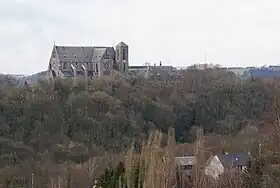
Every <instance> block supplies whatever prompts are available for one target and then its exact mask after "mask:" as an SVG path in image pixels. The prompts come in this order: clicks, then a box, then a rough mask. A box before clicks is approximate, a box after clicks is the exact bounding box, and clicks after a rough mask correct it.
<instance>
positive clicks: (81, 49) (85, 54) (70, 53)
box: [55, 46, 115, 63]
mask: <svg viewBox="0 0 280 188" xmlns="http://www.w3.org/2000/svg"><path fill="white" fill-rule="evenodd" d="M55 48H56V51H57V54H58V58H59V60H60V61H76V62H88V63H90V62H93V60H96V61H99V60H100V59H101V58H102V57H103V55H104V53H105V52H106V50H107V52H108V54H110V56H112V57H115V49H114V48H113V47H93V46H92V47H85V46H55Z"/></svg>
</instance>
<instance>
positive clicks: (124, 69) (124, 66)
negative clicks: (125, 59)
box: [123, 64, 125, 72]
mask: <svg viewBox="0 0 280 188" xmlns="http://www.w3.org/2000/svg"><path fill="white" fill-rule="evenodd" d="M123 72H125V64H123Z"/></svg>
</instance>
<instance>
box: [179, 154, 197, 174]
mask: <svg viewBox="0 0 280 188" xmlns="http://www.w3.org/2000/svg"><path fill="white" fill-rule="evenodd" d="M174 160H175V164H176V165H178V167H179V169H180V170H181V171H182V172H184V173H186V174H187V175H188V176H191V174H192V171H193V168H194V166H195V165H196V158H195V156H193V155H191V156H184V157H175V159H174Z"/></svg>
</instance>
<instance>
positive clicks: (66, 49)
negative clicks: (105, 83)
mask: <svg viewBox="0 0 280 188" xmlns="http://www.w3.org/2000/svg"><path fill="white" fill-rule="evenodd" d="M128 57H129V56H128V45H126V44H125V43H124V42H120V43H119V44H118V45H117V46H116V47H115V48H114V47H106V46H105V47H102V46H57V45H54V46H53V49H52V53H51V57H50V60H49V66H48V75H49V77H52V78H56V77H61V78H65V77H66V78H67V77H68V78H69V77H101V76H103V75H110V74H111V73H112V71H114V70H116V71H118V72H121V73H122V74H124V75H126V74H127V73H128V68H129V67H128V66H129V60H128Z"/></svg>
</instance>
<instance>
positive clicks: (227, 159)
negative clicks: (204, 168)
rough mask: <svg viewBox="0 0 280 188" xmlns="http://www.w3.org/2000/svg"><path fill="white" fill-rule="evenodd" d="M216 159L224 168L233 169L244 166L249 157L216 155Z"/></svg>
mask: <svg viewBox="0 0 280 188" xmlns="http://www.w3.org/2000/svg"><path fill="white" fill-rule="evenodd" d="M217 157H218V159H219V160H220V162H221V163H222V165H223V166H224V167H226V168H235V167H236V166H246V165H247V163H248V161H249V159H250V157H251V156H250V155H249V154H245V153H240V154H232V155H229V154H222V155H217Z"/></svg>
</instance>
